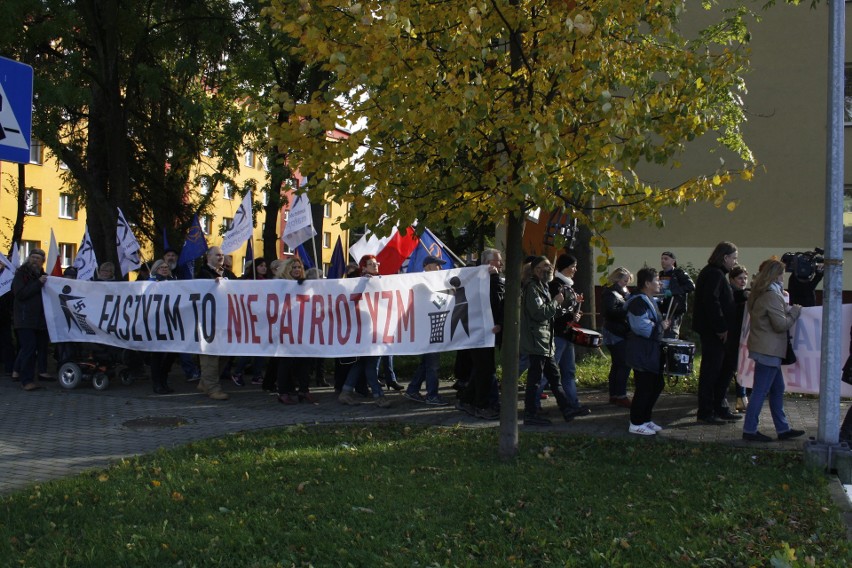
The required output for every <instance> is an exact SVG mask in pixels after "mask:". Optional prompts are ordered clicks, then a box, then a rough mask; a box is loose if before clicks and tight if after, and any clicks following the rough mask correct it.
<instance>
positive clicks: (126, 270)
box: [115, 209, 142, 276]
mask: <svg viewBox="0 0 852 568" xmlns="http://www.w3.org/2000/svg"><path fill="white" fill-rule="evenodd" d="M115 247H116V250H117V252H118V262H119V265H120V267H121V273H122V274H123V275H124V276H127V275H128V274H130V272H131V271H133V270H136V269H137V268H139V267H140V266H142V260H141V259H140V258H139V252H140V250H141V249H142V247H141V246H140V245H139V241H137V240H136V237H135V236H134V235H133V231H132V230H131V228H130V223H128V222H127V219H125V218H124V213H122V212H121V209H119V210H118V221H116V227H115Z"/></svg>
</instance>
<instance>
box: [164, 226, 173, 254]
mask: <svg viewBox="0 0 852 568" xmlns="http://www.w3.org/2000/svg"><path fill="white" fill-rule="evenodd" d="M170 248H172V247H170V246H169V234H168V231H166V227H165V225H164V226H163V250H169V249H170Z"/></svg>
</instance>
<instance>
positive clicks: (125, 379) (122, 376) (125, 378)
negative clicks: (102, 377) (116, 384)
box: [118, 369, 133, 387]
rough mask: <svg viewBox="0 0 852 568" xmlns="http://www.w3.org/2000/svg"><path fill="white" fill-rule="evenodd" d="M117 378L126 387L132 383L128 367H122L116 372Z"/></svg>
mask: <svg viewBox="0 0 852 568" xmlns="http://www.w3.org/2000/svg"><path fill="white" fill-rule="evenodd" d="M118 379H119V380H120V381H121V384H123V385H124V386H126V387H129V386H130V385H132V384H133V375H132V374H131V373H130V369H122V370H120V371H119V372H118Z"/></svg>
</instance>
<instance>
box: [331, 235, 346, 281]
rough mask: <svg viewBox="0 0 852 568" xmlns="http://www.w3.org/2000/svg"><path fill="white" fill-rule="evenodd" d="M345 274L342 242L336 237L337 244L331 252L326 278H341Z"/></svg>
mask: <svg viewBox="0 0 852 568" xmlns="http://www.w3.org/2000/svg"><path fill="white" fill-rule="evenodd" d="M344 274H346V258H345V257H344V256H343V242H342V241H341V240H340V237H337V244H335V245H334V251H333V252H332V253H331V266H329V267H328V274H327V275H326V278H343V275H344Z"/></svg>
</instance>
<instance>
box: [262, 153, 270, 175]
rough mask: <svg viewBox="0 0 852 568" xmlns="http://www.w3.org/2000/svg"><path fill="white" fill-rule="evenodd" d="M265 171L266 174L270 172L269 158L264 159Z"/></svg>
mask: <svg viewBox="0 0 852 568" xmlns="http://www.w3.org/2000/svg"><path fill="white" fill-rule="evenodd" d="M263 171H265V172H268V171H269V156H264V157H263Z"/></svg>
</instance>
